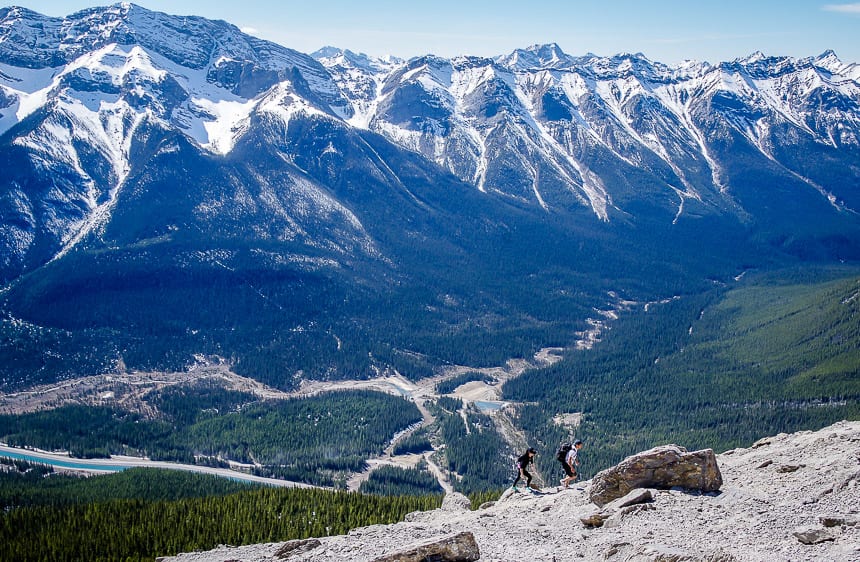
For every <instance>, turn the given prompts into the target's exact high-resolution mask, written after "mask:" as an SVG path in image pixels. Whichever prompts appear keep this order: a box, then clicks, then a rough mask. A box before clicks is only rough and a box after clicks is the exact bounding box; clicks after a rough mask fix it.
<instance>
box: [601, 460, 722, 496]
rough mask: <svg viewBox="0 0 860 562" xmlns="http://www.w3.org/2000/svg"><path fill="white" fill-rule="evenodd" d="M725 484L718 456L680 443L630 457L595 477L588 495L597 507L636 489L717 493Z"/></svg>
mask: <svg viewBox="0 0 860 562" xmlns="http://www.w3.org/2000/svg"><path fill="white" fill-rule="evenodd" d="M722 485H723V477H722V474H720V468H719V467H718V466H717V457H716V455H714V451H713V450H711V449H703V450H701V451H694V452H692V453H690V452H687V450H686V449H684V448H683V447H679V446H677V445H664V446H661V447H655V448H653V449H650V450H648V451H644V452H641V453H638V454H635V455H632V456H630V457H627V458H626V459H624V460H623V461H621V462H620V463H618V464H617V465H615V466H614V467H612V468H608V469H606V470H604V471H602V472H600V473H598V474H597V476H595V477H594V479H593V481H592V483H591V490H590V492H589V497H590V499H591V501H592V502H593V503H595V504H597V505H598V506H601V507H602V506H604V505H606V504H607V503H609V502H611V501H612V500H614V499H617V498H620V497H623V496H625V495H626V494H627V493H629V492H630V491H631V490H634V489H636V488H658V489H669V488H674V487H681V488H686V489H689V490H700V491H703V492H714V491H717V490H719V489H720V486H722Z"/></svg>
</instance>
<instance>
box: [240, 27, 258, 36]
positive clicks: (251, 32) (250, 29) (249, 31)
mask: <svg viewBox="0 0 860 562" xmlns="http://www.w3.org/2000/svg"><path fill="white" fill-rule="evenodd" d="M239 31H241V32H242V33H246V34H248V35H259V34H260V30H259V29H257V28H256V27H249V26H245V27H242V28H240V29H239Z"/></svg>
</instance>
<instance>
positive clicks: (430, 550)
mask: <svg viewBox="0 0 860 562" xmlns="http://www.w3.org/2000/svg"><path fill="white" fill-rule="evenodd" d="M480 557H481V552H480V550H479V549H478V543H477V542H475V536H474V535H473V534H472V533H469V532H465V533H460V534H457V535H454V536H452V537H446V538H444V539H441V540H438V541H434V542H431V543H427V544H422V545H420V546H416V547H415V548H410V549H409V550H403V551H400V552H394V553H392V554H388V555H386V556H383V557H381V558H377V559H375V560H374V561H373V562H425V561H428V560H432V561H433V562H474V561H475V560H478V559H479V558H480Z"/></svg>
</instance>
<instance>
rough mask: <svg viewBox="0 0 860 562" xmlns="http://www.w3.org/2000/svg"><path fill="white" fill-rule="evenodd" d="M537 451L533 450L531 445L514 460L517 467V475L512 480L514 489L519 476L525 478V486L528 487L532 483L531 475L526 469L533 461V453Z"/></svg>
mask: <svg viewBox="0 0 860 562" xmlns="http://www.w3.org/2000/svg"><path fill="white" fill-rule="evenodd" d="M536 454H537V451H535V450H534V448H533V447H529V449H528V451H526V452H525V453H523V454H522V455H520V457H519V458H518V459H517V462H516V469H517V477H516V479H515V480H514V486H513V488H514V490H516V489H517V483H518V482H519V481H520V478H525V479H526V487H527V488H530V487H531V483H532V475H531V474H530V473H529V471H528V470H526V469H527V468H528V466H529V463H533V462H534V460H535V455H536Z"/></svg>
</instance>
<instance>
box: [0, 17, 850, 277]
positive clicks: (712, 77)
mask: <svg viewBox="0 0 860 562" xmlns="http://www.w3.org/2000/svg"><path fill="white" fill-rule="evenodd" d="M858 77H860V66H858V65H856V64H846V63H843V62H841V61H840V60H839V59H838V58H837V56H836V55H835V54H834V53H832V52H826V53H824V54H822V55H821V56H818V57H811V58H807V59H801V60H796V59H792V58H788V57H765V56H764V55H762V54H761V53H755V54H753V55H751V56H749V57H747V58H745V59H741V60H735V61H732V62H727V63H721V64H717V65H712V64H708V63H695V62H688V63H685V64H682V65H679V66H675V67H669V66H666V65H663V64H660V63H656V62H652V61H649V60H648V59H646V58H645V57H643V56H642V55H627V54H625V55H617V56H614V57H599V56H595V55H590V54H589V55H586V56H581V57H574V56H570V55H568V54H566V53H564V52H562V51H561V49H560V48H559V47H558V46H557V45H538V46H534V47H530V48H528V49H521V50H517V51H515V52H513V53H510V54H508V55H503V56H499V57H496V58H495V59H484V58H475V57H458V58H454V59H450V60H449V59H443V58H439V57H435V56H429V55H428V56H426V57H420V58H415V59H412V60H409V61H402V60H398V59H389V60H377V59H373V58H370V57H367V56H365V55H359V54H355V53H352V52H350V51H348V50H339V49H334V48H325V49H321V50H320V51H318V52H317V53H314V55H313V57H311V56H308V55H305V54H302V53H298V52H296V51H293V50H290V49H288V48H285V47H281V46H278V45H274V44H272V43H269V42H266V41H262V40H259V39H255V38H253V37H250V36H248V35H246V34H243V33H241V32H240V31H239V30H238V29H237V28H235V27H234V26H232V25H229V24H227V23H225V22H216V21H209V20H205V19H202V18H196V17H176V16H169V15H166V14H162V13H156V12H150V11H147V10H145V9H143V8H140V7H138V6H135V5H132V4H126V3H123V4H116V5H114V6H110V7H107V8H94V9H90V10H85V11H82V12H79V13H76V14H73V15H71V16H69V17H67V18H63V19H59V18H49V17H45V16H41V15H39V14H36V13H33V12H30V11H28V10H25V9H22V8H6V9H3V10H2V11H0V134H2V135H3V137H2V138H3V142H4V144H6V145H7V146H15V147H19V148H23V149H25V150H26V151H27V152H28V154H29V156H28V158H29V159H31V161H34V162H36V161H38V162H40V167H44V168H48V169H57V168H58V167H60V166H62V167H63V169H64V173H63V174H62V176H64V177H63V180H64V183H65V185H63V186H60V185H54V186H53V187H54V188H55V190H56V191H55V192H52V191H51V190H49V191H47V192H43V193H42V198H41V200H40V197H39V196H37V195H36V194H35V193H33V192H27V191H26V190H22V189H20V186H17V187H16V184H15V183H14V182H12V183H11V184H10V183H9V181H8V180H9V179H11V178H9V177H8V176H7V177H6V178H5V179H6V182H4V183H6V186H4V188H5V190H6V194H5V197H4V199H5V200H6V204H5V205H4V209H3V214H4V217H5V218H4V221H3V225H2V233H0V236H2V239H0V243H2V247H3V251H2V253H3V261H4V263H5V266H6V267H8V266H9V265H10V264H11V263H12V262H15V261H19V260H21V259H22V256H23V255H25V254H27V253H28V252H29V251H30V250H31V248H32V247H33V246H34V245H41V244H39V243H38V240H39V238H40V234H39V233H40V231H41V234H45V233H46V232H47V233H49V238H51V237H52V238H53V240H48V244H49V245H50V246H53V252H54V253H53V255H56V254H57V253H60V254H61V253H62V252H64V251H67V250H68V249H69V248H70V247H71V246H73V245H74V244H75V243H76V242H77V241H79V240H81V239H82V238H84V237H85V235H86V234H88V233H89V232H91V231H92V230H93V229H94V228H99V227H101V226H102V225H104V224H105V223H106V221H108V220H109V215H110V213H111V208H112V206H113V205H114V204H115V201H116V197H117V193H118V191H119V190H120V189H122V187H123V185H124V183H125V181H126V179H127V177H128V174H129V173H130V171H131V170H132V168H133V167H134V166H135V164H136V163H135V161H134V160H135V159H136V158H139V156H137V155H136V154H135V142H134V138H135V134H136V132H137V131H138V130H139V128H140V127H141V126H143V124H144V123H146V124H148V125H150V126H152V125H157V126H158V127H160V128H162V129H165V130H174V131H177V132H180V133H181V134H182V135H184V136H185V137H186V138H187V139H188V140H189V141H190V142H192V143H193V144H194V145H195V146H197V147H199V148H200V149H201V150H203V151H206V152H209V153H213V154H215V155H228V154H230V153H231V151H232V150H233V149H234V147H235V145H236V143H237V141H238V140H239V139H241V138H243V137H245V136H246V135H247V134H248V133H249V130H250V129H251V127H252V126H253V125H252V123H253V122H254V119H255V118H257V117H259V116H261V115H265V116H267V117H268V118H271V119H274V120H277V121H279V122H280V123H281V124H282V126H283V127H289V122H290V121H291V120H292V119H294V118H295V117H296V116H301V117H302V118H305V119H306V118H313V119H319V120H328V121H333V122H337V123H339V124H346V125H348V126H350V127H352V128H356V129H363V130H370V131H373V132H376V133H379V134H381V135H382V136H384V137H385V138H387V139H388V140H390V141H391V142H393V143H395V144H397V145H399V146H401V147H405V148H407V149H408V150H411V151H414V152H417V153H420V154H422V155H423V156H424V157H425V158H427V159H428V160H430V161H432V162H435V163H436V164H439V165H440V166H442V167H443V168H445V169H447V170H449V171H450V172H451V173H453V174H454V175H455V176H457V177H458V178H459V179H460V180H462V181H464V182H467V183H469V184H471V185H473V186H474V187H475V188H476V189H477V190H479V191H480V192H485V193H489V194H495V195H498V196H500V197H502V198H505V199H509V200H510V201H512V202H514V203H517V204H521V205H533V206H537V207H540V208H542V209H544V210H545V211H548V212H558V211H563V210H570V209H572V208H576V207H584V208H586V209H589V210H590V211H591V212H592V213H593V214H594V215H595V216H596V217H597V218H599V219H600V220H603V221H612V220H613V217H625V216H627V215H629V214H630V213H631V206H634V205H636V204H637V201H641V200H643V199H645V200H651V201H654V202H657V203H656V204H657V206H658V207H662V208H664V209H671V211H672V212H671V216H670V217H669V219H668V220H674V221H677V220H679V219H680V218H682V217H683V216H684V214H685V212H687V213H690V212H692V213H701V212H709V210H710V211H716V212H722V211H724V210H726V209H731V210H732V211H733V212H739V213H751V214H755V209H749V208H747V205H746V204H745V201H744V193H743V187H742V186H739V185H738V183H739V181H738V175H739V174H742V173H745V170H739V169H738V168H739V166H738V163H737V162H738V160H739V159H741V158H739V155H742V159H743V160H744V161H745V164H748V166H747V168H748V167H750V166H752V167H759V168H762V169H767V170H768V173H769V174H771V175H772V176H773V178H774V179H773V181H774V182H780V183H792V184H800V185H802V186H804V188H806V189H808V190H811V191H814V192H815V193H816V194H818V196H820V198H821V200H822V201H825V202H826V203H827V204H829V205H831V206H832V207H833V208H834V209H835V210H838V211H842V212H847V213H853V212H854V211H855V210H858V209H860V198H858V194H857V187H858V178H860V173H858V170H857V166H858V161H860V160H858V158H860V156H858V155H860V111H858V104H860V83H858ZM326 150H334V149H333V148H331V149H329V148H328V147H324V148H323V151H322V153H321V154H319V155H317V156H318V157H320V158H322V157H324V154H325V151H326ZM84 153H91V156H95V157H96V158H97V159H98V160H99V163H98V164H97V165H94V167H93V168H92V169H87V165H86V164H85V163H84V160H90V159H91V158H90V156H87V155H85V154H84ZM798 153H803V154H809V155H817V156H815V158H816V159H819V160H820V159H823V160H826V161H827V162H828V165H827V167H826V169H822V168H821V166H818V165H816V164H815V163H810V162H809V161H807V160H805V159H804V160H801V159H799V158H797V154H798ZM305 156H307V155H305ZM831 162H832V163H831ZM839 167H842V168H843V172H840V173H833V170H834V169H836V168H839ZM55 183H56V182H55ZM315 197H317V201H316V204H317V205H319V206H320V208H322V207H326V208H333V207H337V202H336V201H325V198H322V199H323V200H322V201H320V200H319V199H320V197H318V196H315ZM49 206H50V208H49ZM63 206H68V207H74V208H76V209H77V212H68V213H61V212H58V208H61V207H63ZM691 208H692V209H691ZM338 213H340V215H341V216H342V217H348V212H347V211H345V210H343V209H339V210H338ZM348 218H349V221H348V222H352V223H354V225H355V226H356V228H358V229H359V230H360V227H359V226H358V225H357V224H355V222H356V221H355V220H353V219H354V217H348ZM368 244H369V242H368V243H365V244H363V245H364V246H365V247H367V246H368ZM49 254H50V252H49V253H48V254H42V258H43V259H44V258H47V257H50V256H49ZM25 261H26V260H25Z"/></svg>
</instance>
